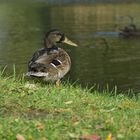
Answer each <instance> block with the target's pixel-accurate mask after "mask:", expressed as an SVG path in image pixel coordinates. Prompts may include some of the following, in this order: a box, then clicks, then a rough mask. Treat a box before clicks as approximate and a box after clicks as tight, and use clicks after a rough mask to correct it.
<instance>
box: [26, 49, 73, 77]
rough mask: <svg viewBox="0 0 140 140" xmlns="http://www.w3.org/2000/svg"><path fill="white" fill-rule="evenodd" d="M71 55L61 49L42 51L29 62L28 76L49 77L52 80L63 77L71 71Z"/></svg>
mask: <svg viewBox="0 0 140 140" xmlns="http://www.w3.org/2000/svg"><path fill="white" fill-rule="evenodd" d="M70 64H71V62H70V58H69V55H68V54H67V53H66V52H65V51H64V50H63V49H61V48H58V50H51V51H49V52H48V51H47V50H45V49H41V50H39V51H37V52H35V53H34V55H33V57H32V59H31V60H30V61H29V64H28V67H29V70H28V73H27V75H28V76H30V75H33V76H40V77H42V76H48V77H50V79H53V78H56V79H57V78H58V77H60V78H61V77H63V75H65V74H66V73H67V72H68V71H69V69H70Z"/></svg>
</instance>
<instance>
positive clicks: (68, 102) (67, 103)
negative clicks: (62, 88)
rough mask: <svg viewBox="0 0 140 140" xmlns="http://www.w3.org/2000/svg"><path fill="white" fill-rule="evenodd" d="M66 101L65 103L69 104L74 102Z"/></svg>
mask: <svg viewBox="0 0 140 140" xmlns="http://www.w3.org/2000/svg"><path fill="white" fill-rule="evenodd" d="M64 103H65V105H69V104H72V103H73V101H66V102H64Z"/></svg>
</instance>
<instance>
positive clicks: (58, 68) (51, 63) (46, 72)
mask: <svg viewBox="0 0 140 140" xmlns="http://www.w3.org/2000/svg"><path fill="white" fill-rule="evenodd" d="M59 43H66V44H69V45H72V46H77V44H75V43H73V42H72V41H70V40H69V39H68V38H67V37H66V36H65V35H64V33H62V32H61V31H59V30H57V29H53V30H50V31H49V32H48V33H47V34H46V35H45V39H44V48H42V49H39V50H38V51H36V52H35V53H34V54H33V56H32V58H31V60H30V61H29V63H28V72H27V74H26V75H27V76H34V77H43V78H44V80H45V81H56V82H57V83H59V80H60V79H61V78H62V77H63V76H64V75H66V74H67V72H68V71H69V70H70V67H71V60H70V57H69V55H68V54H67V52H66V51H65V50H64V49H62V48H59V47H58V44H59Z"/></svg>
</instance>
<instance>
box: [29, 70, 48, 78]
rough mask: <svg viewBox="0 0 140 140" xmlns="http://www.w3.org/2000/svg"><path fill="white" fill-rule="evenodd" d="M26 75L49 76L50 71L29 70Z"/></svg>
mask: <svg viewBox="0 0 140 140" xmlns="http://www.w3.org/2000/svg"><path fill="white" fill-rule="evenodd" d="M26 76H35V77H47V76H48V73H45V72H34V71H29V72H27V73H26Z"/></svg>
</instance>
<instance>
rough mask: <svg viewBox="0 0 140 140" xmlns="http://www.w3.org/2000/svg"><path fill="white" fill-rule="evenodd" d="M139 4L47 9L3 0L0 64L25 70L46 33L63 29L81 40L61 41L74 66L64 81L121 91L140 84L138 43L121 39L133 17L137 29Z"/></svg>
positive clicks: (136, 40) (43, 6) (1, 3)
mask: <svg viewBox="0 0 140 140" xmlns="http://www.w3.org/2000/svg"><path fill="white" fill-rule="evenodd" d="M139 9H140V5H139V4H121V5H120V4H116V5H111V4H106V5H102V4H100V5H97V4H96V5H90V6H88V5H86V6H81V5H80V6H78V5H77V6H61V7H60V6H59V7H49V6H48V5H47V4H46V3H45V4H42V3H39V2H31V1H30V2H22V3H21V2H19V1H18V2H12V3H11V2H0V65H1V66H4V65H8V68H9V69H12V65H13V64H16V67H17V70H18V72H19V73H23V72H26V70H27V62H28V59H30V57H31V55H32V53H33V52H34V51H35V50H37V49H38V48H40V47H42V46H43V43H42V39H43V36H44V33H45V32H46V31H47V30H49V29H51V28H59V29H61V30H62V31H64V33H65V34H67V36H69V38H71V39H72V40H75V42H77V43H78V44H79V48H72V47H70V46H65V47H64V45H62V47H63V48H65V49H66V51H67V52H68V53H69V54H70V56H71V59H72V69H71V71H70V73H69V74H68V75H67V77H66V79H68V78H69V79H70V80H71V81H76V80H78V82H79V83H81V84H82V85H87V84H88V85H90V86H93V85H95V84H96V85H99V87H100V88H104V87H106V85H107V84H108V85H109V87H110V88H112V87H114V86H115V85H117V86H118V88H119V89H120V90H126V89H129V88H133V89H135V90H137V91H138V89H139V88H140V64H139V63H140V41H139V39H138V38H132V39H123V38H120V37H119V36H118V31H119V28H121V27H123V26H124V25H126V24H129V22H130V21H129V18H128V16H132V17H134V22H135V24H136V25H137V26H138V27H139V25H140V18H139Z"/></svg>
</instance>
